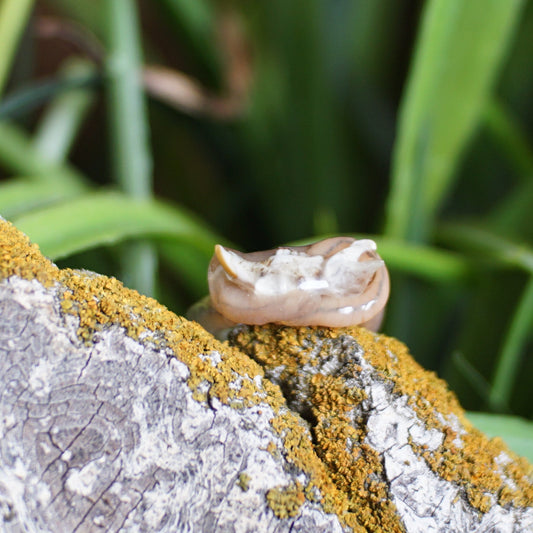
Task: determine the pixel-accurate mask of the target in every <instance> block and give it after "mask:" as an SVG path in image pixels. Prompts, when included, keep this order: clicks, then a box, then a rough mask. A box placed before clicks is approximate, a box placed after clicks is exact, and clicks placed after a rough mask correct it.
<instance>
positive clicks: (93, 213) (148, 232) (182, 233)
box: [13, 192, 220, 260]
mask: <svg viewBox="0 0 533 533" xmlns="http://www.w3.org/2000/svg"><path fill="white" fill-rule="evenodd" d="M13 223H14V224H15V225H16V226H17V227H18V228H19V229H20V230H21V231H23V232H24V233H26V235H28V236H29V237H30V239H31V240H32V241H33V242H36V243H37V244H38V245H39V247H40V248H41V250H42V252H43V253H44V254H45V255H47V256H48V257H50V258H52V259H54V260H55V259H60V258H63V257H67V256H69V255H71V254H74V253H77V252H81V251H84V250H88V249H90V248H94V247H97V246H105V245H110V244H115V243H118V242H122V241H125V240H128V239H134V238H141V237H142V238H151V237H154V238H160V239H167V240H171V241H174V242H175V243H178V244H180V243H181V244H186V245H187V246H191V247H193V248H194V249H195V250H197V251H199V252H201V253H203V254H204V255H205V257H207V258H209V257H210V256H211V255H212V252H213V245H214V244H215V243H216V242H219V241H220V239H218V237H216V236H215V234H214V233H212V232H211V231H210V230H209V229H207V228H206V227H205V226H204V225H203V224H202V223H200V222H198V221H197V220H196V219H195V218H194V217H193V216H192V215H191V214H190V213H187V212H186V211H185V210H183V209H180V208H178V207H175V206H170V205H168V204H165V203H163V202H160V201H157V200H145V201H143V200H134V199H131V198H128V197H126V196H124V195H122V194H119V193H116V192H98V193H92V194H86V195H84V196H82V197H79V198H76V199H74V200H72V201H69V202H65V203H61V204H55V205H52V206H50V207H47V208H44V209H41V210H39V211H35V212H33V213H31V214H26V215H23V216H20V217H15V218H14V220H13Z"/></svg>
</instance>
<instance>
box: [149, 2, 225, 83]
mask: <svg viewBox="0 0 533 533" xmlns="http://www.w3.org/2000/svg"><path fill="white" fill-rule="evenodd" d="M158 2H159V4H161V5H163V6H164V8H165V10H166V11H167V13H168V18H169V22H170V23H171V24H172V25H173V26H174V28H176V30H177V31H178V32H179V35H180V36H182V37H184V39H185V41H186V43H185V44H186V46H185V49H186V50H187V51H188V53H192V54H193V55H194V56H196V57H197V58H198V61H199V63H200V65H201V66H202V67H203V68H204V69H206V70H207V75H208V76H209V77H210V80H209V81H211V82H216V80H217V79H218V72H219V69H220V61H219V57H218V56H217V54H216V51H217V46H215V6H214V4H213V3H212V2H209V1H208V0H195V1H194V2H190V1H189V0H158Z"/></svg>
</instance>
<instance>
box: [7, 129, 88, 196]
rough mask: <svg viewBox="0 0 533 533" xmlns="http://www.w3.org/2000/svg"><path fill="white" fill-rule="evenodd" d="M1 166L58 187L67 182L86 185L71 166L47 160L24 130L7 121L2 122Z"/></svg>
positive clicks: (83, 179)
mask: <svg viewBox="0 0 533 533" xmlns="http://www.w3.org/2000/svg"><path fill="white" fill-rule="evenodd" d="M0 164H2V165H3V166H4V167H5V168H7V169H9V170H11V171H12V172H14V173H16V174H21V175H23V176H32V177H35V179H39V180H42V181H45V180H47V181H49V182H50V183H54V184H55V185H56V186H58V185H60V184H61V183H63V182H64V181H67V180H70V181H73V182H77V183H86V180H85V178H84V177H83V176H82V175H81V174H80V173H79V172H78V171H77V170H75V169H74V168H72V167H71V166H69V165H67V164H61V165H59V164H56V163H53V162H50V161H48V160H46V158H44V157H43V156H42V155H41V154H40V153H39V151H38V150H37V149H36V148H35V146H34V145H33V141H32V140H31V139H30V138H29V137H28V136H27V135H26V133H25V132H24V131H23V130H22V129H20V128H18V127H17V126H15V125H14V124H11V123H9V122H7V121H0Z"/></svg>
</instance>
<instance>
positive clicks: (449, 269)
mask: <svg viewBox="0 0 533 533" xmlns="http://www.w3.org/2000/svg"><path fill="white" fill-rule="evenodd" d="M333 236H334V235H320V236H314V237H309V238H308V239H301V240H298V241H292V242H291V243H290V245H292V246H302V245H304V244H310V243H312V242H316V241H319V240H322V239H327V238H328V237H333ZM350 237H353V238H355V239H372V240H374V241H375V242H376V244H377V247H378V248H377V251H378V253H379V255H380V256H381V257H382V258H383V259H384V260H385V262H386V263H387V266H388V268H389V269H390V270H396V271H398V272H403V273H406V274H410V275H412V276H415V277H418V278H421V279H425V280H427V281H431V282H437V283H448V282H462V281H466V280H467V279H468V278H469V276H470V275H471V274H472V272H473V269H472V265H471V263H470V262H469V261H467V260H466V259H464V258H463V257H461V256H460V255H458V254H456V253H454V252H450V251H449V250H441V249H439V248H436V247H431V246H424V245H421V244H413V243H407V242H405V241H401V240H399V239H391V238H388V237H380V236H378V235H369V234H361V233H358V234H351V235H350Z"/></svg>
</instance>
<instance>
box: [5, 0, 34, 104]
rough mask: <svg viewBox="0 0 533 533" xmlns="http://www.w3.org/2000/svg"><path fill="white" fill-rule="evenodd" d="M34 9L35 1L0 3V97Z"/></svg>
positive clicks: (16, 0) (14, 0) (7, 0)
mask: <svg viewBox="0 0 533 533" xmlns="http://www.w3.org/2000/svg"><path fill="white" fill-rule="evenodd" d="M32 7H33V0H3V1H2V2H1V3H0V50H1V51H2V53H1V54H0V95H1V94H2V93H3V90H4V87H5V85H6V83H7V80H8V77H9V70H10V68H11V65H12V63H13V60H14V59H15V53H16V49H17V44H18V41H19V38H20V36H21V34H22V32H23V31H24V27H25V26H26V24H27V22H28V19H29V17H30V14H31V9H32Z"/></svg>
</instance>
